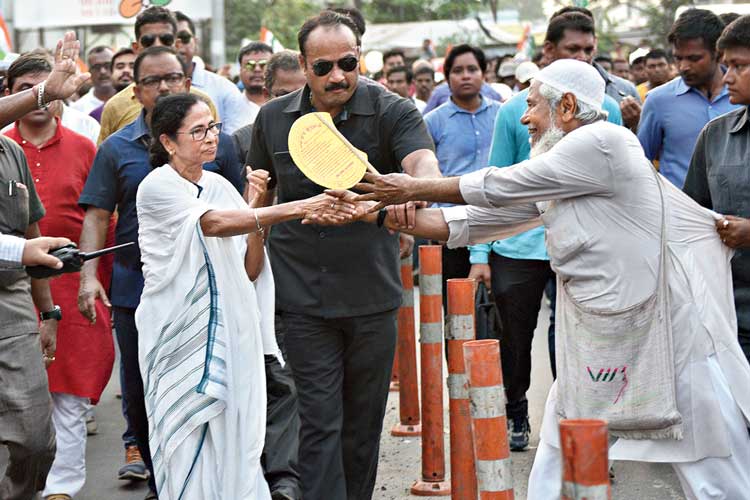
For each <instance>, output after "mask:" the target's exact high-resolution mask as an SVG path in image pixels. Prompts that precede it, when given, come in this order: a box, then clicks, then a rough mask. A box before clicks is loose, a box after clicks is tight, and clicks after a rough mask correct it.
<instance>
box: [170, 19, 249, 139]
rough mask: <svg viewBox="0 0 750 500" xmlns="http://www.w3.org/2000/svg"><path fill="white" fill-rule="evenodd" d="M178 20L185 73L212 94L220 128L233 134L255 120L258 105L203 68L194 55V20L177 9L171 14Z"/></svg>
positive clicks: (177, 47)
mask: <svg viewBox="0 0 750 500" xmlns="http://www.w3.org/2000/svg"><path fill="white" fill-rule="evenodd" d="M174 16H175V19H176V20H177V37H176V41H175V49H177V53H178V54H180V56H181V57H182V58H183V59H185V62H186V63H187V66H188V75H187V76H189V77H190V82H191V85H192V86H193V87H196V88H198V89H200V90H202V91H203V92H205V93H206V94H208V95H209V96H210V97H211V100H212V101H213V102H214V104H215V105H216V109H217V110H218V112H219V117H220V118H221V122H222V123H223V124H224V125H223V127H224V128H223V129H222V131H224V132H226V133H227V134H232V133H233V132H234V131H236V130H237V129H239V128H241V127H243V126H245V125H247V124H249V123H252V122H253V121H255V116H256V115H257V114H258V107H257V106H252V107H251V106H250V103H249V102H248V100H247V99H245V98H244V97H243V96H242V92H240V90H239V89H238V88H237V86H235V85H234V84H233V83H232V82H231V81H229V79H227V78H224V77H222V76H219V75H217V74H216V73H212V72H211V71H207V70H206V65H205V63H204V62H203V60H202V59H201V58H200V57H199V56H197V55H196V53H195V52H196V49H197V47H198V39H197V37H196V36H195V25H194V24H193V21H192V20H191V19H190V18H189V17H188V16H186V15H185V14H183V13H182V12H180V11H176V12H175V13H174Z"/></svg>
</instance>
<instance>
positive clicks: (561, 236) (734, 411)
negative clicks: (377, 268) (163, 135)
mask: <svg viewBox="0 0 750 500" xmlns="http://www.w3.org/2000/svg"><path fill="white" fill-rule="evenodd" d="M603 99H604V82H603V81H602V80H601V78H600V77H599V76H598V75H597V74H596V71H595V70H592V68H591V66H589V65H587V64H584V63H580V62H577V61H573V60H561V61H557V62H555V63H553V64H551V65H550V66H548V67H547V68H545V69H544V70H542V71H541V72H540V73H539V74H538V76H537V77H536V80H535V82H534V84H533V85H532V89H531V92H530V93H529V110H528V111H527V113H526V114H525V115H524V117H523V118H522V122H524V124H526V125H528V127H529V133H530V136H531V142H532V158H531V159H530V160H528V161H525V162H523V163H520V164H518V165H515V166H513V167H510V168H503V169H496V168H491V167H490V168H487V169H484V170H480V171H478V172H474V173H472V174H467V175H465V176H462V177H460V178H451V179H434V180H431V179H424V180H421V179H412V178H406V177H404V176H401V175H400V174H390V175H387V176H377V175H370V174H368V176H367V177H366V179H367V180H368V181H369V182H368V183H362V184H360V185H358V187H359V188H361V189H362V190H365V191H370V192H371V194H368V195H364V196H360V197H359V199H360V200H362V201H366V200H379V201H380V202H381V203H380V205H379V206H378V207H376V208H379V207H380V206H384V205H386V204H392V203H401V202H403V201H405V200H406V199H409V200H427V201H444V202H453V203H465V204H468V205H469V206H457V207H450V208H444V209H426V210H420V211H418V213H417V217H416V225H415V226H414V227H413V228H411V229H409V228H402V229H403V230H405V231H406V232H412V233H414V234H416V235H420V236H424V237H428V238H432V239H438V240H441V239H442V240H447V241H448V245H449V246H450V247H458V246H465V245H469V244H473V243H479V242H482V241H489V240H492V239H498V238H503V237H507V236H510V235H512V234H516V233H518V232H520V231H523V230H527V229H528V228H529V227H530V226H533V225H540V224H543V225H544V226H545V228H546V242H547V249H548V251H549V255H550V261H551V264H552V267H553V268H554V270H555V272H556V273H557V276H558V302H557V317H558V324H559V326H558V336H557V346H556V348H557V350H558V352H559V353H560V356H559V357H558V361H557V362H558V367H557V369H558V379H557V381H556V382H555V384H553V386H552V389H551V390H550V393H549V397H548V400H547V405H546V409H545V416H544V422H543V425H542V430H541V439H540V444H539V449H538V451H537V455H536V458H535V461H534V466H533V468H532V471H531V475H530V478H529V490H528V491H529V499H530V500H540V499H544V500H547V499H558V498H560V493H561V489H563V488H565V485H563V484H562V481H561V458H560V445H559V433H558V425H557V424H558V420H559V418H605V419H606V420H608V421H609V423H610V433H611V435H613V436H616V437H618V439H617V440H616V442H615V444H614V445H613V446H612V447H611V449H610V458H611V459H616V460H638V461H646V462H666V463H671V464H673V466H674V468H675V470H676V472H677V474H678V476H679V479H680V481H681V483H682V486H683V488H684V490H685V493H686V495H687V496H688V498H690V499H705V498H723V499H740V498H749V497H750V437H748V430H747V424H748V422H750V392H748V390H747V388H748V387H750V366H748V363H747V361H746V360H745V358H744V356H743V354H742V351H741V349H740V347H739V344H738V342H737V323H736V315H735V311H734V306H733V304H734V301H733V300H732V286H731V270H730V267H729V261H730V259H731V256H732V254H731V250H729V249H728V248H727V247H725V246H724V245H723V244H722V243H721V241H720V240H719V237H718V235H717V232H716V228H715V224H716V221H717V220H719V221H721V216H720V215H718V214H715V213H713V212H711V211H708V210H705V209H703V208H701V207H700V206H698V205H697V204H696V203H693V201H692V200H690V199H689V198H688V197H687V196H685V195H684V194H683V193H682V192H681V191H679V190H677V189H675V188H674V187H673V186H672V185H671V184H670V183H669V182H664V179H663V178H662V177H661V176H660V175H658V174H656V173H655V172H654V170H653V168H652V167H651V166H650V163H649V162H648V160H647V159H646V158H645V156H644V154H643V150H642V149H641V146H640V144H639V142H638V139H637V138H636V136H635V135H633V134H632V133H631V132H630V131H628V130H627V129H624V128H622V127H617V126H615V125H611V124H609V123H606V122H604V121H602V120H601V118H602V116H603V112H602V110H601V103H602V101H603ZM501 112H502V111H501ZM341 196H342V197H344V196H350V195H344V194H341ZM371 210H374V209H372V208H371ZM371 217H373V215H368V216H367V218H368V219H369V218H371ZM380 220H381V223H382V217H381V218H380ZM720 223H721V222H720ZM385 225H386V226H387V227H391V228H394V227H398V224H397V222H396V221H392V220H391V217H390V215H387V216H386V218H385ZM626 361H627V362H626ZM602 373H604V374H605V376H604V377H602V376H601V374H602ZM597 498H598V497H597ZM602 498H604V497H602Z"/></svg>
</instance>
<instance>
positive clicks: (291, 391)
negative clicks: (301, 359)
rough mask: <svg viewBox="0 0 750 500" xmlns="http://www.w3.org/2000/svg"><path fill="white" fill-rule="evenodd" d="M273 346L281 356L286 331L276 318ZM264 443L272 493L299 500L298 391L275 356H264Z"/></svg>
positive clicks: (265, 468)
mask: <svg viewBox="0 0 750 500" xmlns="http://www.w3.org/2000/svg"><path fill="white" fill-rule="evenodd" d="M275 324H276V343H277V344H278V345H279V348H280V349H281V351H282V353H284V357H285V359H286V357H287V356H286V353H285V349H284V338H285V333H286V329H285V328H284V321H283V320H282V319H281V317H280V315H278V314H277V315H276V323H275ZM265 362H266V394H267V398H268V402H267V405H266V442H265V445H264V446H263V454H262V455H261V458H260V460H261V465H262V466H263V473H264V475H265V477H266V481H267V482H268V486H269V487H270V488H271V491H276V490H284V492H285V493H289V494H291V495H293V496H294V498H302V491H301V490H300V486H299V471H298V469H297V455H298V449H299V413H298V411H297V389H296V388H295V386H294V379H293V378H292V370H291V368H290V367H289V363H287V364H286V365H285V366H283V367H282V366H281V364H280V363H279V362H278V360H276V358H275V357H274V356H266V357H265Z"/></svg>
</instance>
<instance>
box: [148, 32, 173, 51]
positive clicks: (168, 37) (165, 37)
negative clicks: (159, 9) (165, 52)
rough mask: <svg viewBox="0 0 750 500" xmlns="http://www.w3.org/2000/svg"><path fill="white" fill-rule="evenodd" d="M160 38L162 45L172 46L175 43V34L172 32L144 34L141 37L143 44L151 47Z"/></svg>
mask: <svg viewBox="0 0 750 500" xmlns="http://www.w3.org/2000/svg"><path fill="white" fill-rule="evenodd" d="M157 38H158V39H159V41H161V43H162V45H166V46H167V47H171V46H172V45H174V35H173V34H172V33H159V34H158V35H143V36H142V37H141V38H140V42H141V45H142V46H143V47H144V48H148V47H151V46H152V45H153V44H154V43H156V39H157Z"/></svg>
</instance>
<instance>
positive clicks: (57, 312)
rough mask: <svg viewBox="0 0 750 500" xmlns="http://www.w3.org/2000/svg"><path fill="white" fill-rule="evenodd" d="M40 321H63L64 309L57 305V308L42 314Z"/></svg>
mask: <svg viewBox="0 0 750 500" xmlns="http://www.w3.org/2000/svg"><path fill="white" fill-rule="evenodd" d="M39 319H41V320H42V321H47V320H48V319H56V320H57V321H60V320H61V319H62V309H60V306H58V305H57V304H55V307H53V308H52V310H51V311H45V312H40V313H39Z"/></svg>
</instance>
